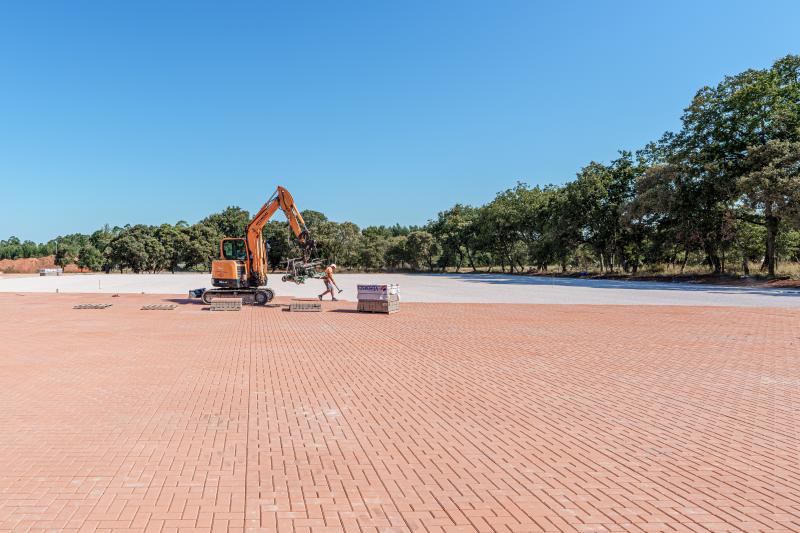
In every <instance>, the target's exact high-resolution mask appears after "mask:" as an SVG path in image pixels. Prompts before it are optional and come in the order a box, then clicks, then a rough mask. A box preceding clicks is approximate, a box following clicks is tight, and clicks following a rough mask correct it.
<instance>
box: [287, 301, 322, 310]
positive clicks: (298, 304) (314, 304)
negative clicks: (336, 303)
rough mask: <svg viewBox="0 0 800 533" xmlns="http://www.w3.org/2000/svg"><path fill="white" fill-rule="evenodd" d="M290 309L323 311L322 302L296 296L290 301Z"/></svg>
mask: <svg viewBox="0 0 800 533" xmlns="http://www.w3.org/2000/svg"><path fill="white" fill-rule="evenodd" d="M289 311H293V312H297V311H301V312H306V313H313V312H320V311H322V302H321V301H319V300H317V299H311V298H295V299H293V300H292V301H291V302H290V303H289Z"/></svg>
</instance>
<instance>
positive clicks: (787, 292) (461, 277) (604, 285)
mask: <svg viewBox="0 0 800 533" xmlns="http://www.w3.org/2000/svg"><path fill="white" fill-rule="evenodd" d="M426 275H435V276H440V277H443V278H450V279H454V280H458V281H464V282H468V283H487V284H492V285H538V286H543V287H544V286H558V287H585V288H588V289H629V290H637V291H684V292H703V293H706V294H729V295H763V296H782V297H789V298H797V297H800V290H797V289H780V288H774V289H765V288H753V287H731V286H718V285H693V284H689V283H665V282H660V281H617V280H605V279H574V278H559V277H556V276H553V277H544V276H523V275H514V274H455V273H453V274H448V273H444V274H426Z"/></svg>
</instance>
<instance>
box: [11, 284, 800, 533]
mask: <svg viewBox="0 0 800 533" xmlns="http://www.w3.org/2000/svg"><path fill="white" fill-rule="evenodd" d="M94 298H96V296H95V297H94ZM157 300H158V298H157V297H154V296H153V295H148V296H144V295H122V296H120V297H119V298H116V299H115V304H114V306H113V307H112V308H108V309H106V310H105V311H104V312H103V313H73V312H69V311H68V310H70V309H72V307H73V306H75V305H81V304H84V303H88V302H92V297H91V296H88V295H86V296H81V295H67V294H59V295H32V294H28V295H25V296H24V297H21V296H16V295H14V294H0V310H3V311H6V312H4V313H3V314H2V316H3V319H2V321H0V338H2V339H3V344H2V346H0V412H2V413H3V416H2V417H0V530H4V531H5V530H29V529H34V530H35V529H51V530H52V529H58V530H81V531H101V530H109V531H143V530H150V531H162V532H163V531H212V530H215V531H244V530H248V531H257V530H270V531H321V532H326V531H359V532H364V531H376V532H377V531H431V532H432V531H442V532H444V531H453V532H457V531H509V532H510V531H525V532H528V531H717V530H718V531H741V530H746V531H774V530H786V531H792V530H795V531H796V530H800V503H799V502H800V468H798V463H797V457H798V456H800V333H798V328H797V325H798V323H800V311H798V310H790V309H784V310H782V309H753V308H747V309H745V308H710V307H706V308H703V307H694V308H693V307H646V306H641V307H629V306H557V305H551V306H537V305H465V304H417V303H404V305H403V313H402V314H398V315H396V316H393V317H392V319H391V320H387V319H386V317H381V316H375V315H369V314H358V313H353V312H340V311H354V310H355V303H352V302H351V303H347V302H338V303H333V304H326V306H325V307H324V310H323V312H321V313H309V314H292V313H285V312H282V309H281V307H280V306H276V307H253V306H245V307H244V308H243V309H242V311H241V312H240V313H208V312H204V308H205V306H203V305H202V304H199V303H197V304H189V305H181V306H180V307H179V309H178V310H179V311H180V312H176V313H141V312H139V310H140V309H141V307H142V306H143V305H145V304H154V303H159V302H157ZM169 302H170V300H169V299H166V298H165V299H163V301H162V302H161V303H164V304H168V303H169ZM283 303H288V299H287V300H285V301H284V302H283ZM329 305H330V307H329ZM11 309H13V312H10V310H11Z"/></svg>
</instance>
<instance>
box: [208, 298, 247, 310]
mask: <svg viewBox="0 0 800 533" xmlns="http://www.w3.org/2000/svg"><path fill="white" fill-rule="evenodd" d="M211 310H212V311H241V310H242V299H241V298H214V299H213V300H211Z"/></svg>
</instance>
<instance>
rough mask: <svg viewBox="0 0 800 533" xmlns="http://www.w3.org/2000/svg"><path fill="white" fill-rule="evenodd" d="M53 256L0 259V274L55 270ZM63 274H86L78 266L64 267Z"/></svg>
mask: <svg viewBox="0 0 800 533" xmlns="http://www.w3.org/2000/svg"><path fill="white" fill-rule="evenodd" d="M55 259H56V258H55V256H54V255H48V256H45V257H26V258H21V259H0V272H7V273H9V274H12V273H13V274H37V273H38V272H39V269H40V268H55V266H56V261H55ZM64 272H70V273H75V272H88V271H87V270H86V269H81V268H79V267H78V265H74V264H69V265H67V266H66V267H64Z"/></svg>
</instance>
